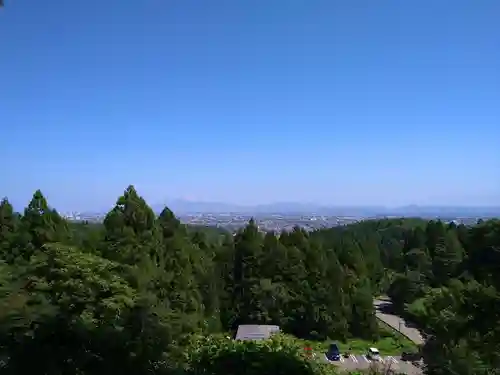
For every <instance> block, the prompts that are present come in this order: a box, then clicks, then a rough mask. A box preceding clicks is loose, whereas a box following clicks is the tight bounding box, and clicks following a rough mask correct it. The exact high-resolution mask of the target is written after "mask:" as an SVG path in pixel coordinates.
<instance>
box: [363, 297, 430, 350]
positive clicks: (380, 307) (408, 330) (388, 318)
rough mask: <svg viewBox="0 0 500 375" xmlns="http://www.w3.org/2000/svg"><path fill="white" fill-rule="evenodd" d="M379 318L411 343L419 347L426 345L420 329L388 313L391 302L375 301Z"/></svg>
mask: <svg viewBox="0 0 500 375" xmlns="http://www.w3.org/2000/svg"><path fill="white" fill-rule="evenodd" d="M373 303H374V305H375V308H376V314H377V318H379V319H380V320H381V321H383V322H384V323H386V324H388V325H390V326H391V327H392V328H394V329H395V330H397V331H399V332H401V333H402V334H403V335H405V336H406V337H408V338H409V339H410V340H411V341H413V342H414V343H415V344H417V345H421V344H423V343H424V339H423V337H422V334H421V333H420V332H419V330H418V329H416V328H413V327H411V326H409V325H407V323H406V321H405V320H404V319H403V318H400V317H399V316H396V315H392V314H390V313H388V312H387V309H388V308H390V306H391V301H388V300H375V301H373Z"/></svg>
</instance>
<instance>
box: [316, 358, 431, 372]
mask: <svg viewBox="0 0 500 375" xmlns="http://www.w3.org/2000/svg"><path fill="white" fill-rule="evenodd" d="M323 358H324V360H325V361H326V362H329V363H331V364H332V365H336V366H339V367H341V368H344V369H346V370H362V369H368V368H370V367H373V366H377V367H380V368H390V369H391V370H393V371H395V372H402V373H404V374H408V375H420V374H422V370H421V369H420V368H418V367H416V366H414V365H413V364H412V363H411V362H406V361H402V360H401V357H393V356H386V357H382V360H381V362H374V361H372V360H370V359H369V358H368V357H367V356H366V355H362V354H359V355H354V354H351V355H349V357H347V358H344V357H341V358H340V360H339V361H334V362H332V361H329V360H328V359H327V358H326V356H325V355H323Z"/></svg>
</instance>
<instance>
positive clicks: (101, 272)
mask: <svg viewBox="0 0 500 375" xmlns="http://www.w3.org/2000/svg"><path fill="white" fill-rule="evenodd" d="M0 260H1V263H0V362H2V363H3V368H2V372H3V373H6V374H7V373H8V374H27V373H29V374H51V375H53V374H115V373H116V374H118V373H120V374H135V375H140V374H146V373H150V372H154V373H158V374H159V373H165V374H167V373H186V374H189V373H192V374H201V373H205V374H209V373H210V374H211V373H213V374H216V373H220V374H222V372H220V371H222V370H221V368H219V367H217V366H215V365H214V363H215V362H210V361H209V362H210V363H211V365H214V366H215V367H213V368H214V369H215V368H218V369H219V370H220V371H219V370H217V371H219V372H217V371H216V370H213V371H212V370H210V371H212V372H210V371H208V370H207V368H209V367H210V366H211V365H210V366H209V365H207V363H208V362H207V357H203V355H201V354H199V353H205V352H204V351H203V350H201V351H193V350H192V349H190V348H192V346H191V345H192V342H193V338H194V337H198V338H200V337H203V338H204V339H203V340H207V339H208V338H210V337H218V335H222V336H225V335H227V334H230V333H231V332H234V330H235V329H236V327H237V326H238V325H239V324H244V323H251V324H276V325H279V326H280V327H281V328H282V330H283V331H285V332H287V333H289V334H292V335H294V336H297V337H300V338H308V339H314V340H326V339H335V340H340V341H348V340H349V339H351V338H365V339H376V338H377V336H378V335H379V331H378V324H377V321H376V318H375V312H374V307H373V298H374V296H377V295H380V294H384V293H387V294H388V295H389V296H390V297H391V298H392V299H393V301H394V303H395V305H396V306H397V308H398V309H399V310H400V312H401V313H403V314H407V316H409V317H411V318H412V319H413V320H414V321H415V322H416V324H419V325H420V326H421V327H422V329H423V330H424V333H425V334H426V337H427V341H426V344H425V347H424V348H423V354H424V359H425V362H426V364H427V370H426V371H427V372H428V373H429V374H464V375H465V374H470V375H472V374H493V373H497V372H496V371H497V369H498V368H500V356H499V355H500V328H498V327H499V326H500V325H499V323H500V317H499V315H500V296H499V288H500V283H499V282H498V280H499V279H498V272H496V271H498V268H499V266H500V223H499V222H498V221H487V222H480V223H478V225H476V226H474V227H471V228H468V227H465V226H456V225H453V224H451V225H448V224H444V223H442V222H440V221H431V222H426V221H424V220H420V219H391V220H389V219H387V220H378V221H366V222H361V223H358V224H355V225H350V226H345V227H336V228H331V229H325V230H319V231H316V232H312V233H307V232H305V231H304V230H301V229H299V228H296V229H295V230H293V231H292V232H283V233H279V234H277V233H267V234H261V233H260V232H259V231H258V228H257V226H256V225H255V223H254V222H253V221H250V222H249V223H248V225H247V226H246V227H245V228H244V229H242V230H240V231H239V232H238V233H237V234H236V235H235V236H232V235H231V234H229V233H225V232H224V231H220V230H217V229H213V230H212V229H209V228H198V227H187V226H185V225H183V224H181V223H180V222H179V220H178V219H177V218H176V217H175V215H174V214H173V213H172V212H171V211H170V210H169V209H168V208H165V209H164V210H163V211H162V212H161V214H160V215H159V216H156V215H155V214H154V212H153V210H152V209H151V208H150V207H149V206H148V205H147V203H146V202H145V201H144V199H143V198H141V197H140V195H139V194H138V193H137V192H136V191H135V189H134V188H133V187H132V186H130V187H129V188H127V190H126V191H125V192H124V194H123V195H122V196H120V197H119V198H118V199H117V201H116V205H115V207H114V208H113V209H112V210H111V211H110V212H109V213H108V214H107V216H106V218H105V220H104V223H103V224H91V223H74V222H67V221H66V220H64V219H63V218H61V216H60V215H59V214H58V213H57V211H56V210H55V209H53V208H51V207H50V206H49V205H48V202H47V201H46V199H45V198H44V196H43V194H42V193H41V192H40V191H37V192H35V193H34V195H33V198H32V200H31V202H29V204H28V206H27V207H26V208H25V210H24V212H23V213H16V212H14V210H13V207H12V205H11V204H10V203H9V202H8V200H7V199H4V200H3V201H2V202H1V204H0ZM231 350H232V351H233V352H234V350H233V349H231ZM231 350H230V351H231ZM195 352H196V353H198V354H196V355H193V353H195ZM207 353H208V352H207ZM213 355H215V354H213ZM243 357H244V356H243ZM243 357H242V358H243ZM278 357H279V356H278ZM278 357H276V358H278ZM194 358H198V359H196V360H195V359H194ZM200 358H202V359H200ZM246 358H247V359H246V360H248V358H249V357H248V356H247V357H246ZM273 358H274V357H273ZM279 358H281V357H279ZM242 360H243V359H242ZM196 361H198V362H196ZM202 363H203V368H204V369H205V370H203V371H201V370H200V367H199V366H201V364H202ZM280 363H281V362H280ZM197 366H198V367H197ZM207 366H208V367H207ZM234 366H236V364H234ZM210 368H212V367H210ZM235 368H238V369H240V370H238V371H236V370H234V371H236V372H234V374H235V375H236V374H238V375H240V374H243V372H242V371H243V370H241V367H238V366H236V367H235ZM286 368H287V367H286V365H279V366H277V365H276V366H275V370H274V372H273V374H279V373H282V372H279V371H284V369H286ZM222 369H223V367H222ZM279 369H281V370H279ZM289 370H290V368H289ZM303 370H304V369H303ZM245 371H246V370H245ZM290 371H291V372H290ZM290 371H289V372H288V373H296V374H299V373H301V374H302V373H304V374H306V373H307V371H306V370H304V371H302V370H301V371H302V372H297V371H298V370H297V371H295V370H293V371H292V370H290ZM294 371H295V372H294ZM223 372H224V371H223ZM224 373H228V372H227V371H226V372H224ZM248 373H249V374H250V372H248ZM261 373H263V372H262V371H261ZM284 373H286V372H284ZM228 374H229V373H228ZM252 374H253V373H252Z"/></svg>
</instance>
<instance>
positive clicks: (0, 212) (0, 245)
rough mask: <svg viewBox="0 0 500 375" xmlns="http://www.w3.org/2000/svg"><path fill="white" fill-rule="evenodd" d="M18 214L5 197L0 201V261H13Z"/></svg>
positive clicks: (15, 254)
mask: <svg viewBox="0 0 500 375" xmlns="http://www.w3.org/2000/svg"><path fill="white" fill-rule="evenodd" d="M18 227H19V216H18V215H17V214H16V213H15V212H14V208H13V207H12V205H11V204H10V202H9V201H8V199H7V198H4V199H2V201H1V202H0V261H1V260H5V261H7V262H8V263H11V262H13V261H14V259H15V258H16V256H17V253H16V250H17V249H16V243H15V242H16V236H17V235H18V230H19V228H18Z"/></svg>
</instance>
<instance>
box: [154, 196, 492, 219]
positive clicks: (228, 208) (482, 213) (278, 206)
mask: <svg viewBox="0 0 500 375" xmlns="http://www.w3.org/2000/svg"><path fill="white" fill-rule="evenodd" d="M165 206H168V207H169V208H170V209H171V210H172V211H174V212H175V213H176V214H190V213H191V214H192V213H218V214H220V213H242V214H317V215H335V216H357V217H358V216H362V217H366V216H420V217H436V216H446V217H500V206H498V207H467V206H464V207H460V206H417V205H410V206H403V207H396V208H387V207H383V206H326V205H324V206H323V205H316V204H309V203H298V202H277V203H270V204H261V205H251V206H250V205H235V204H229V203H222V202H196V201H188V200H183V199H175V200H169V201H167V202H165V203H164V204H158V205H154V206H153V209H154V210H155V211H158V212H159V211H161V210H162V209H163V207H165Z"/></svg>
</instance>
